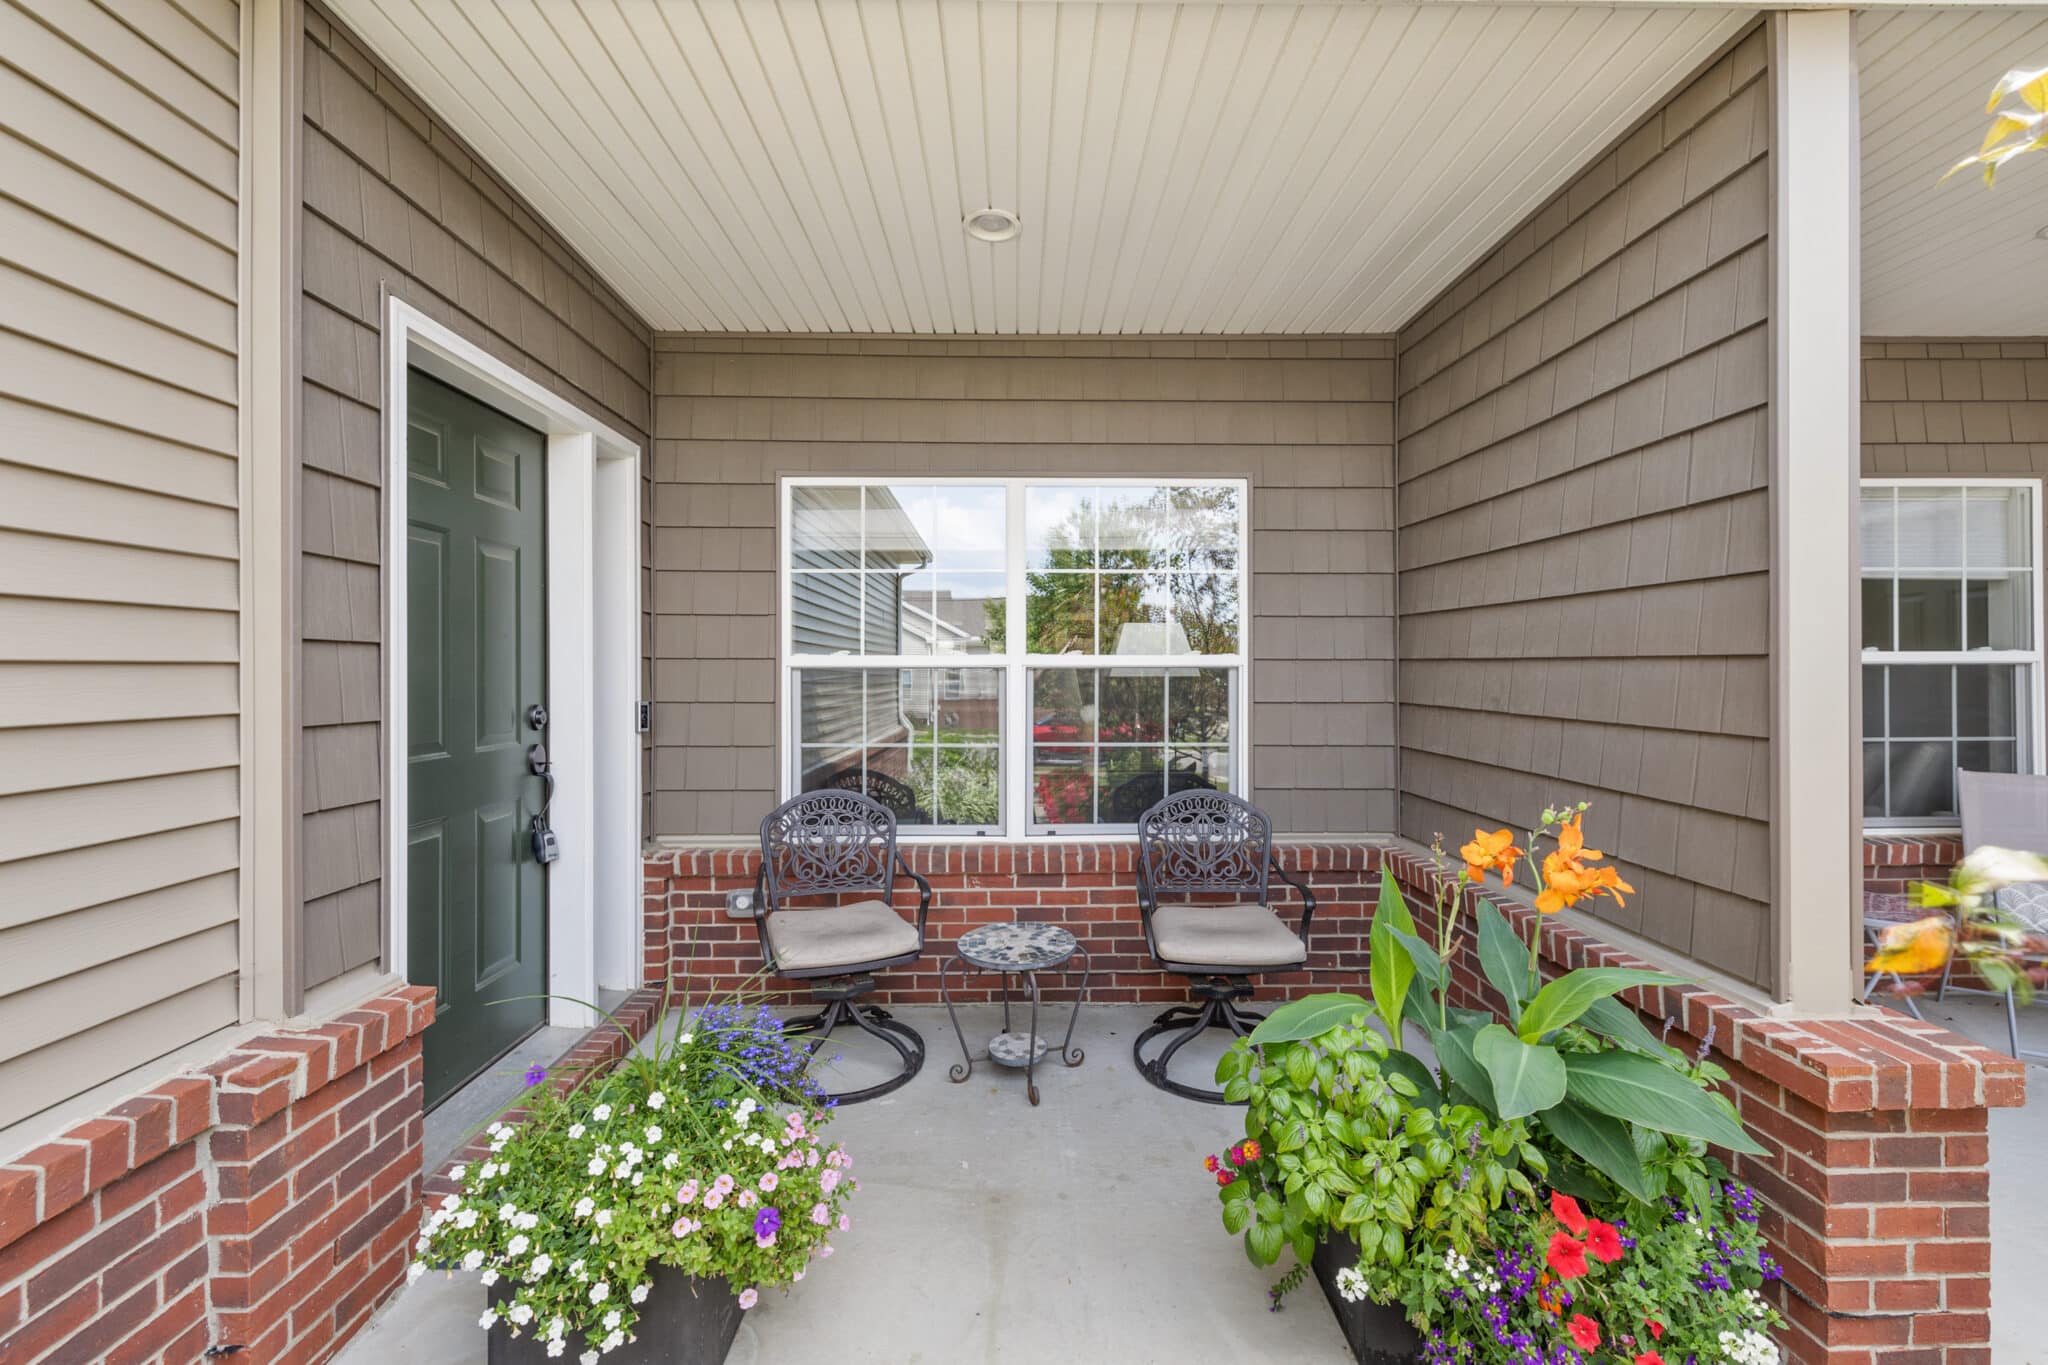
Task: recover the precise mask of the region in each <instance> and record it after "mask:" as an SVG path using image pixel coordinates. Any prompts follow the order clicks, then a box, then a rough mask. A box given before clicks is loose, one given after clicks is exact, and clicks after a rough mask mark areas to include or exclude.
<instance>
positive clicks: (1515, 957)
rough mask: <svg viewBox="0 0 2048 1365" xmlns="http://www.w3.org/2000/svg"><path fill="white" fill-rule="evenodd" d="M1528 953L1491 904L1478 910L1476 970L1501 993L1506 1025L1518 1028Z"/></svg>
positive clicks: (1504, 919)
mask: <svg viewBox="0 0 2048 1365" xmlns="http://www.w3.org/2000/svg"><path fill="white" fill-rule="evenodd" d="M1527 957H1528V951H1527V950H1526V949H1525V948H1523V946H1522V941H1521V940H1520V939H1518V938H1516V937H1515V931H1514V930H1513V929H1511V928H1509V927H1508V921H1507V916H1505V915H1503V914H1501V912H1500V910H1499V908H1498V907H1497V906H1495V905H1493V904H1492V903H1491V902H1483V903H1481V905H1480V907H1479V969H1480V970H1481V971H1482V972H1484V973H1486V979H1487V981H1488V982H1489V983H1490V984H1491V985H1492V986H1493V988H1494V989H1495V990H1497V991H1499V992H1500V997H1501V999H1502V1000H1503V1001H1505V1002H1506V1003H1507V1009H1508V1022H1509V1023H1510V1024H1513V1025H1515V1026H1516V1027H1518V1028H1519V1027H1520V1026H1521V1023H1522V1001H1523V999H1524V994H1523V992H1524V990H1525V983H1526V981H1527V979H1528V978H1527V975H1526V969H1525V968H1524V967H1523V965H1522V964H1523V962H1524V960H1525V959H1526V958H1527Z"/></svg>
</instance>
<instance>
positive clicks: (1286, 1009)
mask: <svg viewBox="0 0 2048 1365" xmlns="http://www.w3.org/2000/svg"><path fill="white" fill-rule="evenodd" d="M1371 1013H1372V1004H1371V1003H1370V1002H1369V1001H1367V1000H1365V999H1364V998H1363V997H1361V996H1356V995H1350V994H1348V993H1345V992H1343V991H1332V992H1329V993H1326V994H1323V995H1305V996H1303V997H1302V998H1301V999H1299V1000H1290V1001H1288V1002H1287V1003H1286V1004H1284V1005H1282V1006H1280V1007H1279V1008H1278V1009H1276V1010H1274V1011H1273V1012H1272V1013H1271V1014H1269V1015H1267V1016H1266V1017H1265V1019H1264V1020H1263V1021H1262V1022H1261V1023H1260V1024H1259V1026H1258V1027H1257V1028H1255V1029H1253V1030H1252V1031H1251V1041H1252V1042H1253V1043H1291V1042H1294V1041H1296V1040H1297V1039H1301V1038H1313V1037H1315V1036H1316V1035H1317V1034H1319V1033H1328V1032H1329V1031H1330V1030H1331V1029H1333V1028H1336V1027H1338V1026H1339V1025H1341V1024H1348V1023H1350V1022H1351V1021H1352V1020H1353V1019H1354V1018H1356V1017H1357V1016H1358V1015H1360V1014H1371Z"/></svg>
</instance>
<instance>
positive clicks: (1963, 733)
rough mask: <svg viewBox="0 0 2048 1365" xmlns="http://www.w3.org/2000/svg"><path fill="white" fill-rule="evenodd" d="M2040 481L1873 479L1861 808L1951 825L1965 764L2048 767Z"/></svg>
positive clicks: (1866, 505) (1895, 821) (1995, 768)
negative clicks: (2046, 755) (2046, 753)
mask: <svg viewBox="0 0 2048 1365" xmlns="http://www.w3.org/2000/svg"><path fill="white" fill-rule="evenodd" d="M2040 506H2041V481H2040V480H2039V479H1949V480H1942V481H1938V482H1937V481H1934V480H1927V479H1865V480H1864V481H1863V507H1862V519H1863V527H1862V543H1863V566H1862V567H1863V814H1864V823H1865V824H1866V825H1870V826H1885V825H1890V826H1915V825H1917V826H1928V825H1942V824H1953V822H1954V820H1955V818H1956V792H1955V773H1956V769H1958V768H1966V769H1969V770H1971V771H1982V772H2005V773H2010V772H2038V771H2040V770H2041V766H2042V753H2041V747H2042V675H2041V570H2040V565H2041V544H2040V542H2041V510H2040Z"/></svg>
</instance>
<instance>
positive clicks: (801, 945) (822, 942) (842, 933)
mask: <svg viewBox="0 0 2048 1365" xmlns="http://www.w3.org/2000/svg"><path fill="white" fill-rule="evenodd" d="M767 928H768V942H769V943H770V944H771V945H773V947H774V949H775V961H776V963H777V964H778V965H779V966H782V967H784V968H787V969H789V970H791V971H799V972H809V971H817V970H818V969H820V968H823V967H850V966H852V965H854V964H855V963H857V962H878V961H880V960H881V959H883V958H887V957H901V956H902V955H903V954H905V953H914V952H916V951H917V926H916V925H915V924H911V923H909V922H908V921H906V920H905V919H904V918H903V916H901V915H899V914H897V913H896V911H895V909H894V908H893V907H891V906H889V905H887V904H885V903H884V902H882V901H855V902H853V903H852V904H850V905H830V906H825V907H823V908H821V909H817V910H781V911H777V912H776V913H775V914H772V915H770V916H769V917H768V925H767Z"/></svg>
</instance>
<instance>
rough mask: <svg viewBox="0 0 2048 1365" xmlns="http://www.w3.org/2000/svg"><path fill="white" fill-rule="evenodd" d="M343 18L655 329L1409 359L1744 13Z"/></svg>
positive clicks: (537, 9)
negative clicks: (1194, 336) (1361, 351)
mask: <svg viewBox="0 0 2048 1365" xmlns="http://www.w3.org/2000/svg"><path fill="white" fill-rule="evenodd" d="M329 3H330V4H331V5H332V7H333V8H334V9H335V10H336V11H337V12H338V13H339V15H340V17H341V18H342V19H343V20H344V22H346V23H347V24H348V25H349V26H350V27H351V28H352V29H353V30H355V32H356V33H358V34H359V35H360V36H361V37H362V38H363V39H364V40H365V41H366V42H367V43H368V44H369V45H370V46H371V47H372V48H373V49H374V50H375V51H376V52H377V54H378V55H379V56H380V57H381V58H382V59H383V60H384V61H385V62H387V63H388V64H389V65H390V66H391V67H392V68H393V69H394V70H396V71H397V72H398V74H399V75H400V76H401V77H403V78H404V79H405V80H406V81H407V82H409V83H410V84H411V85H412V86H413V87H414V89H415V90H416V91H418V93H419V94H420V95H421V96H422V97H423V98H424V99H425V100H426V101H427V103H428V104H430V105H431V106H433V108H434V109H435V110H436V112H437V113H439V114H440V116H441V117H442V118H444V119H446V120H447V121H448V123H449V124H450V125H451V126H452V127H453V128H454V129H455V130H456V131H457V132H458V133H460V134H461V135H462V136H463V137H465V138H466V139H468V140H469V141H470V143H471V144H472V145H473V146H474V147H475V148H476V149H477V150H478V151H479V152H480V153H481V154H482V155H483V156H484V157H485V158H486V159H487V160H489V161H490V162H491V163H492V165H493V166H495V167H496V168H497V170H498V171H499V173H500V174H502V175H503V176H504V177H505V178H506V179H507V180H508V181H509V182H510V183H511V184H512V185H513V187H514V188H516V189H517V190H518V191H519V192H520V193H521V194H523V195H525V196H526V198H527V199H528V200H529V201H530V202H532V203H533V205H534V206H535V207H536V208H537V209H539V210H540V212H541V213H542V214H543V215H545V216H546V217H547V219H548V220H549V221H550V222H551V223H552V224H553V225H554V226H555V228H556V229H557V230H558V231H560V232H561V233H562V234H563V235H564V237H566V238H567V239H568V240H569V241H570V243H571V244H573V245H574V246H575V247H576V248H577V249H578V250H580V251H581V252H582V253H583V254H584V255H585V256H586V257H587V258H588V259H589V260H590V261H591V263H592V264H593V265H594V266H596V267H597V269H598V270H599V271H601V272H602V273H603V274H604V275H605V276H606V277H607V279H608V280H609V281H610V282H611V284H612V285H613V286H614V287H615V288H616V289H618V290H619V291H620V293H621V294H622V295H624V296H625V298H626V299H627V300H628V301H629V302H631V303H632V304H633V305H634V306H635V307H636V308H638V309H639V310H640V312H641V313H642V314H643V315H644V316H645V317H646V319H647V320H648V321H649V322H650V323H651V324H653V325H654V326H655V327H657V328H661V329H675V330H720V331H768V332H775V331H805V332H832V331H856V332H941V333H948V332H982V333H989V332H998V333H1054V332H1057V333H1135V332H1146V333H1226V334H1227V333H1287V332H1306V333H1329V332H1350V333H1359V332H1363V333H1375V332H1389V331H1392V330H1394V329H1396V328H1397V327H1398V326H1399V325H1400V324H1401V323H1403V322H1405V321H1406V320H1407V319H1408V318H1409V317H1410V316H1412V315H1413V314H1414V313H1415V312H1416V311H1418V310H1419V309H1420V308H1421V307H1422V306H1423V305H1424V304H1426V303H1427V302H1428V301H1429V300H1430V299H1431V298H1433V297H1434V296H1435V295H1436V294H1437V293H1438V292H1439V291H1440V290H1441V289H1443V288H1444V286H1445V285H1447V284H1448V283H1450V282H1451V281H1452V280H1454V279H1455V278H1456V277H1457V276H1458V274H1459V273H1460V272H1461V271H1463V270H1464V269H1465V268H1466V267H1467V266H1468V265H1470V264H1471V263H1472V261H1473V260H1475V259H1476V258H1477V257H1478V256H1479V255H1480V254H1481V253H1482V252H1484V251H1485V250H1486V249H1487V248H1488V247H1489V246H1491V245H1492V244H1493V243H1494V242H1495V241H1496V240H1497V239H1498V238H1499V237H1500V236H1501V235H1502V234H1503V233H1505V232H1506V231H1507V230H1508V229H1510V228H1511V227H1513V226H1514V225H1515V224H1516V223H1517V222H1519V221H1520V220H1521V219H1522V218H1524V217H1525V216H1526V215H1527V214H1528V213H1529V212H1530V211H1532V210H1533V209H1534V208H1536V207H1537V206H1538V205H1539V204H1541V203H1542V201H1543V200H1544V199H1545V198H1546V197H1547V196H1549V195H1550V194H1551V193H1552V192H1553V191H1554V190H1555V189H1557V187H1558V186H1560V185H1561V184H1563V183H1564V182H1565V180H1566V179H1567V178H1568V177H1569V176H1570V175H1571V173H1572V172H1573V171H1575V170H1576V169H1578V168H1579V167H1580V166H1581V165H1583V164H1584V163H1585V162H1586V161H1587V160H1588V159H1589V158H1590V157H1591V156H1592V155H1593V154H1595V153H1596V152H1598V151H1599V150H1600V149H1601V148H1602V147H1603V146H1604V145H1606V144H1607V143H1608V142H1609V141H1610V140H1612V139H1613V138H1614V137H1615V136H1616V135H1617V134H1619V133H1620V132H1621V131H1623V130H1624V129H1625V128H1626V127H1627V126H1628V125H1629V124H1630V123H1631V122H1633V121H1634V120H1635V119H1636V118H1637V117H1638V116H1639V115H1640V114H1641V113H1642V112H1643V111H1645V110H1646V109H1648V108H1649V107H1651V106H1652V105H1653V104H1654V103H1655V101H1656V100H1657V99H1658V98H1659V97H1660V96H1661V95H1663V94H1664V93H1665V92H1666V91H1667V90H1669V89H1670V88H1671V87H1672V86H1673V85H1674V84H1675V83H1676V82H1677V81H1679V80H1680V79H1681V78H1683V77H1684V76H1685V75H1687V74H1688V73H1690V72H1691V71H1692V70H1693V69H1694V68H1695V67H1696V66H1698V65H1699V64H1700V63H1701V62H1703V61H1704V60H1705V59H1706V58H1707V57H1708V56H1710V55H1711V54H1712V53H1713V52H1714V50H1715V49H1716V48H1718V47H1719V46H1721V45H1722V44H1723V43H1724V42H1726V41H1727V40H1728V39H1729V38H1731V37H1732V36H1734V34H1735V33H1737V32H1738V31H1739V30H1740V29H1741V28H1742V27H1743V26H1744V25H1745V24H1746V23H1747V22H1748V21H1749V19H1750V17H1751V12H1750V11H1748V10H1746V9H1740V8H1729V7H1716V8H1696V9H1658V8H1650V7H1645V6H1639V5H1628V6H1622V7H1617V8H1573V7H1569V6H1521V7H1494V6H1489V5H1480V4H1456V5H1433V6H1432V5H1424V6H1395V5H1378V4H1355V3H1349V4H1322V5H1280V4H1224V5H1214V4H1129V3H1123V4H1098V3H1090V2H1089V0H1069V3H1062V4H1057V5H1053V4H1032V3H1022V4H1020V3H1014V2H1013V0H986V2H985V3H976V2H975V0H329ZM1969 88H1974V85H1971V86H1970V87H1969ZM1952 141H1953V140H1951V142H1952ZM1945 145H1946V144H1945ZM1943 154H1944V155H1946V154H1947V153H1946V152H1944V153H1943ZM987 206H994V207H998V208H1008V209H1014V210H1015V211H1017V212H1018V213H1019V214H1020V215H1021V217H1022V219H1023V224H1024V228H1023V233H1022V235H1021V236H1020V237H1019V238H1017V239H1016V240H1015V241H1012V242H1008V243H999V244H988V243H983V242H977V241H974V240H972V239H970V238H969V237H968V236H967V235H966V234H965V233H964V232H963V231H962V229H961V218H962V216H963V214H965V213H966V212H968V211H970V210H973V209H977V208H982V207H987Z"/></svg>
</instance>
